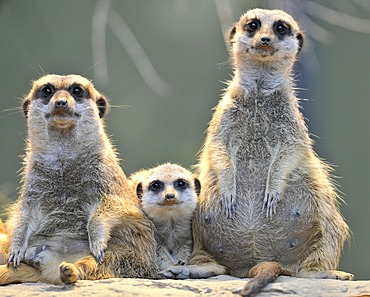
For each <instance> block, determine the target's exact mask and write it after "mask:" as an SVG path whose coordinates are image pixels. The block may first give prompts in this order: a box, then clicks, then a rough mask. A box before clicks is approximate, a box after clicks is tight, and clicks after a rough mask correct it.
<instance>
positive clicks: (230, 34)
mask: <svg viewBox="0 0 370 297" xmlns="http://www.w3.org/2000/svg"><path fill="white" fill-rule="evenodd" d="M235 33H236V25H234V26H233V27H232V28H231V29H230V30H229V31H228V33H227V43H228V44H229V45H230V46H231V45H232V44H233V43H234V41H233V39H234V36H235Z"/></svg>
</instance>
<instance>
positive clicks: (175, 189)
mask: <svg viewBox="0 0 370 297" xmlns="http://www.w3.org/2000/svg"><path fill="white" fill-rule="evenodd" d="M129 180H130V181H131V183H132V186H133V188H134V189H135V191H137V195H138V197H139V198H140V199H141V206H142V209H143V211H144V212H145V213H146V215H147V216H148V217H149V218H150V219H151V220H152V221H153V223H154V225H155V227H156V231H155V238H156V241H157V263H158V267H159V269H161V270H164V269H168V268H170V267H173V266H177V265H185V264H187V263H188V262H189V259H190V255H191V253H192V250H193V239H192V231H191V220H192V217H193V213H194V210H195V207H196V203H197V195H198V194H199V191H200V184H199V181H198V180H197V179H196V178H195V177H194V176H193V174H192V173H191V172H190V171H188V170H186V169H185V168H183V167H182V166H180V165H177V164H171V163H166V164H162V165H159V166H157V167H154V168H151V169H148V170H141V171H139V172H136V173H134V174H133V175H131V176H130V178H129Z"/></svg>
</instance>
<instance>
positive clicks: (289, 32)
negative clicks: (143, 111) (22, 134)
mask: <svg viewBox="0 0 370 297" xmlns="http://www.w3.org/2000/svg"><path fill="white" fill-rule="evenodd" d="M229 34H230V35H229V43H230V47H231V54H232V57H233V60H234V67H235V68H234V77H233V79H232V80H231V82H230V83H229V85H228V87H227V89H226V92H225V94H224V96H223V98H222V100H221V101H220V102H219V104H218V106H217V108H216V110H215V113H214V115H213V118H212V120H211V122H210V125H209V128H208V131H207V137H206V141H205V144H204V147H203V150H202V152H201V156H200V162H199V167H198V168H199V180H200V182H201V184H202V193H201V195H200V197H199V202H198V207H197V210H196V212H195V215H194V224H193V229H194V256H193V257H192V259H191V261H190V263H191V264H194V265H195V264H202V265H199V266H196V265H195V266H193V269H190V271H189V273H188V274H189V276H190V277H194V276H199V275H200V276H201V275H202V273H200V274H199V271H203V272H205V273H208V274H210V273H212V272H213V273H214V274H217V273H220V272H222V273H225V272H228V273H230V274H231V275H234V276H237V277H246V276H248V275H249V276H255V275H258V274H259V275H260V276H261V275H263V277H262V278H264V279H265V280H266V279H268V281H272V280H273V279H275V278H276V277H277V276H278V275H279V274H288V275H296V276H298V277H312V278H333V279H342V280H346V279H352V277H353V276H352V275H351V274H349V273H345V272H341V271H336V270H335V269H337V267H338V263H339V258H340V254H341V250H342V247H343V243H344V241H345V240H346V239H347V237H348V234H349V228H348V226H347V224H346V223H345V222H344V220H343V218H342V216H341V214H340V212H339V209H338V196H337V194H336V191H335V188H334V186H333V183H332V181H331V179H330V175H329V172H330V168H329V167H328V165H326V164H325V163H324V162H323V161H321V160H320V159H319V158H318V157H317V155H316V154H315V152H314V151H313V149H312V141H311V139H310V138H309V133H308V131H307V128H306V125H305V122H304V119H303V116H302V114H301V113H300V111H299V102H298V99H297V98H296V95H295V93H294V90H293V82H292V68H293V65H294V62H295V61H296V57H297V55H298V53H299V51H300V49H301V47H302V44H303V35H302V32H301V30H300V28H299V26H298V25H297V23H296V22H295V21H294V19H293V18H292V17H291V16H290V15H288V14H286V13H285V12H283V11H279V10H261V9H254V10H251V11H248V12H247V13H246V14H245V15H243V16H242V17H241V19H240V20H239V21H238V22H237V23H236V24H235V26H234V27H233V28H232V29H231V30H230V33H229ZM266 261H267V262H268V263H263V262H266ZM275 262H276V263H275ZM219 264H221V265H219ZM207 265H208V267H209V269H208V272H207V269H206V267H207ZM217 265H218V266H217ZM255 265H257V266H256V267H255V268H254V269H252V268H253V267H254V266H255ZM269 269H270V270H269ZM263 271H265V272H266V271H267V272H268V273H267V274H264V273H262V272H263ZM270 272H272V273H270ZM173 274H174V275H173V277H176V274H175V273H173ZM271 275H272V277H271ZM259 281H260V279H258V278H257V279H256V281H255V282H254V283H251V284H250V285H249V286H248V287H246V289H245V290H244V291H243V294H244V295H246V296H248V294H250V292H253V290H254V289H255V288H256V286H255V285H257V287H258V282H259ZM268 281H267V282H268ZM262 283H263V282H260V284H262Z"/></svg>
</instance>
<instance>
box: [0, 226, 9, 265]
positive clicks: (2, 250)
mask: <svg viewBox="0 0 370 297" xmlns="http://www.w3.org/2000/svg"><path fill="white" fill-rule="evenodd" d="M9 246H10V240H9V236H8V234H6V231H5V227H4V225H3V222H2V220H0V265H3V264H5V263H6V261H7V254H8V252H9Z"/></svg>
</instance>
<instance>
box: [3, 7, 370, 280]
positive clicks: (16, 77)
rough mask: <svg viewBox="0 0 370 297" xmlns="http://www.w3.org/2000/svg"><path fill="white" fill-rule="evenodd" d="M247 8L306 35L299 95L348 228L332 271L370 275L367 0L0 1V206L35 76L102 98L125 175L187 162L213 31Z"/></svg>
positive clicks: (219, 81) (218, 74) (205, 102)
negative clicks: (60, 77) (79, 85)
mask: <svg viewBox="0 0 370 297" xmlns="http://www.w3.org/2000/svg"><path fill="white" fill-rule="evenodd" d="M318 3H320V4H318ZM318 5H323V6H322V7H321V6H318ZM253 7H261V8H284V9H286V10H287V11H289V12H290V13H292V14H293V15H294V16H295V18H296V19H298V21H300V22H301V24H302V27H303V28H304V30H305V32H306V35H307V36H306V40H305V41H306V42H305V50H304V51H303V53H302V54H301V56H300V62H299V63H298V64H297V67H296V68H297V71H296V78H297V80H298V86H299V87H300V88H302V90H300V91H299V93H298V94H299V96H300V97H301V98H306V99H308V100H307V101H306V100H305V101H303V102H302V105H303V112H304V114H305V117H306V118H307V119H308V120H307V124H308V126H309V129H310V132H311V133H312V134H313V135H312V137H313V139H314V140H315V143H316V144H315V149H316V151H317V152H318V153H319V155H320V156H321V157H322V158H324V159H326V160H327V161H328V162H329V163H330V164H334V165H335V174H336V176H338V177H340V178H338V183H339V184H340V190H341V191H342V192H343V195H342V196H343V197H344V199H345V201H346V204H342V206H341V209H342V212H343V215H344V216H345V217H346V219H347V222H348V224H349V225H350V227H351V229H352V232H353V237H352V240H351V242H350V244H347V245H346V246H345V248H344V251H343V256H342V261H341V266H340V268H341V269H343V270H346V271H349V272H352V273H354V274H355V276H356V278H357V279H369V278H370V269H369V268H370V265H369V264H370V256H369V252H370V231H369V226H370V215H369V213H370V197H369V193H370V179H369V177H370V173H369V171H370V170H369V168H370V158H369V152H370V136H369V135H370V130H369V127H370V100H369V99H370V98H369V94H370V74H369V69H370V58H369V52H370V34H369V33H370V22H369V21H368V19H370V1H368V0H337V1H330V0H327V1H326V0H322V1H319V0H318V1H316V2H315V1H307V0H305V1H298V0H296V1H288V0H287V1H283V0H282V1H278V0H274V1H246V0H245V1H237V0H235V1H233V0H201V1H199V0H172V1H171V0H156V1H145V0H127V1H126V0H125V1H112V2H110V1H104V0H102V1H98V2H96V1H91V0H79V1H76V0H64V1H55V0H39V1H36V0H32V1H31V0H29V1H21V0H8V1H4V0H3V1H0V82H1V99H0V127H1V128H0V141H1V146H0V153H1V157H0V168H1V171H0V204H1V206H3V207H6V206H7V205H8V204H9V203H10V202H11V201H12V200H14V199H16V196H17V191H18V186H19V182H20V177H19V170H20V168H21V157H20V156H21V155H22V154H23V146H24V139H25V138H26V125H25V120H24V118H23V115H22V113H21V112H20V110H19V106H20V103H21V99H22V96H23V95H25V94H26V93H27V92H28V90H29V88H30V81H32V80H35V79H37V78H38V77H39V76H40V75H42V74H44V73H58V74H68V73H77V74H81V75H84V76H86V77H88V78H89V79H92V80H93V81H94V83H95V85H96V87H97V88H98V89H99V90H100V91H102V92H103V93H105V94H106V95H107V97H108V98H109V99H110V101H111V104H112V108H111V111H110V113H109V114H108V115H107V117H106V124H107V130H108V133H109V134H110V135H111V138H112V140H113V142H114V144H115V145H116V147H117V149H118V151H119V152H120V157H121V158H122V162H121V163H122V166H123V168H124V170H125V172H126V174H127V175H129V174H130V173H132V172H133V171H136V170H138V169H140V168H142V167H150V166H154V165H156V164H159V163H162V162H165V161H173V162H178V163H180V164H182V165H184V166H190V165H192V164H196V162H197V157H196V156H197V152H198V151H199V149H200V148H201V146H202V143H203V140H204V137H205V133H204V132H205V130H206V128H207V123H208V122H209V120H210V119H211V116H212V108H213V107H214V106H215V105H216V104H217V102H218V100H219V98H220V94H221V93H222V89H223V88H224V86H225V85H224V83H223V82H224V81H226V80H228V79H229V78H230V75H231V73H232V67H231V64H230V63H229V57H228V51H227V48H226V46H225V43H224V37H223V34H224V33H223V32H224V31H225V30H226V29H227V28H228V27H229V26H231V24H232V22H233V21H236V20H237V19H238V18H239V16H240V15H241V14H242V12H244V11H246V10H247V9H249V8H253ZM358 31H359V32H358Z"/></svg>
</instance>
